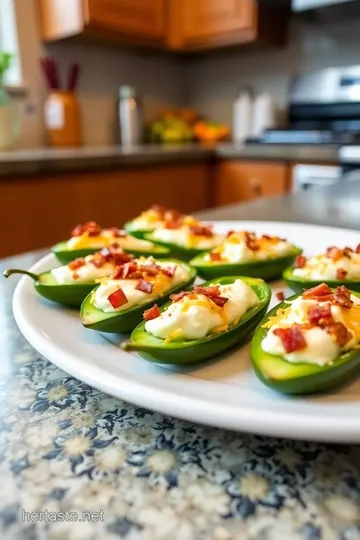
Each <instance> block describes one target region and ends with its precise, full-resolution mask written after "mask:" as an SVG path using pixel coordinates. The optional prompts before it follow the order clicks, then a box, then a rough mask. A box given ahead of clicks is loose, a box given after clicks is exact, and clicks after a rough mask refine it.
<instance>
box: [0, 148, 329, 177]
mask: <svg viewBox="0 0 360 540" xmlns="http://www.w3.org/2000/svg"><path fill="white" fill-rule="evenodd" d="M215 158H218V159H242V160H266V161H286V162H307V163H310V162H311V163H337V162H338V147H336V146H327V145H320V146H316V147H315V146H313V145H311V146H310V145H309V146H308V145H302V146H301V145H290V146H289V145H261V144H258V145H251V146H243V145H234V144H232V143H224V144H219V145H208V146H204V145H200V144H195V143H188V144H177V145H154V144H149V145H140V146H137V147H133V148H128V149H126V148H121V147H119V146H104V147H95V146H94V147H85V148H63V149H51V148H39V149H33V150H14V151H13V152H0V176H6V175H27V174H29V175H32V174H41V173H61V172H66V171H69V172H70V171H81V170H95V169H101V170H103V169H105V168H107V169H110V168H113V169H114V168H116V167H121V168H125V167H129V166H145V165H155V164H165V163H176V162H181V163H184V162H193V161H200V160H206V159H215Z"/></svg>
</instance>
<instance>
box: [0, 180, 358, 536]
mask: <svg viewBox="0 0 360 540" xmlns="http://www.w3.org/2000/svg"><path fill="white" fill-rule="evenodd" d="M359 200H360V185H357V184H355V183H354V184H352V186H351V188H350V187H345V186H344V187H336V188H327V190H316V191H311V193H306V194H302V195H300V196H299V195H289V196H286V197H276V198H270V199H264V200H262V201H257V202H252V203H248V204H240V205H236V206H232V207H228V208H226V207H224V208H221V209H218V210H212V211H208V212H203V213H201V214H198V215H199V217H201V218H204V219H241V218H244V219H249V218H250V219H264V220H266V219H276V220H291V221H302V220H305V221H307V222H311V223H324V224H325V223H326V224H329V223H331V224H332V225H336V226H348V227H357V228H360V217H359V213H358V211H357V208H358V206H359ZM284 231H285V229H284ZM329 241H331V239H330V240H329ZM42 254H43V252H33V253H29V254H27V255H22V256H18V257H13V258H11V259H8V260H4V261H2V262H1V263H0V267H1V270H3V269H5V268H8V267H11V266H13V267H20V268H21V267H25V268H26V267H28V266H29V265H31V264H32V263H33V262H34V261H35V260H37V259H38V258H39V257H40V256H41V255H42ZM15 282H16V279H12V280H8V281H5V280H0V293H1V294H0V325H1V329H2V332H1V333H0V351H1V355H0V367H1V379H0V455H1V459H0V473H1V482H0V537H1V538H2V540H13V539H15V538H16V539H18V540H22V539H24V540H28V539H30V538H31V539H32V540H40V539H44V538H48V539H52V540H61V539H64V538H66V539H68V540H82V539H86V540H96V539H98V538H101V539H102V540H116V539H119V538H125V539H127V540H170V539H171V540H201V539H203V540H260V539H262V540H280V539H281V540H282V539H286V540H322V539H323V540H325V539H329V540H330V539H331V540H337V539H339V540H340V539H343V540H345V539H349V540H350V539H351V540H359V538H360V529H359V524H360V522H359V516H360V502H359V483H360V454H359V447H358V446H355V445H354V446H348V445H342V446H340V445H338V446H334V445H325V444H316V443H309V442H306V441H305V442H300V441H290V440H285V439H273V438H267V437H260V436H251V435H246V434H237V433H230V432H228V431H225V430H221V429H212V428H209V427H204V426H201V425H196V424H193V423H189V422H185V421H181V420H177V419H175V418H171V417H168V416H163V415H162V414H158V413H153V412H151V411H149V410H145V409H142V408H140V407H136V406H134V405H131V404H130V403H126V402H124V401H121V400H118V399H115V398H112V397H109V396H107V395H105V394H103V393H102V392H99V391H97V390H94V389H92V388H90V387H88V386H87V385H86V384H84V383H82V382H80V381H77V380H76V379H73V378H72V377H69V376H67V375H66V373H64V372H63V371H61V370H60V369H58V368H57V367H56V366H55V365H53V364H51V363H49V362H48V361H47V360H46V359H45V358H44V357H42V356H41V355H40V354H38V353H37V352H36V351H35V350H34V349H33V348H32V347H31V346H30V345H29V344H28V343H27V342H26V341H25V339H24V338H23V337H22V335H21V334H20V332H19V330H18V329H17V327H16V325H15V322H14V320H13V317H12V313H11V297H12V292H13V289H14V286H15ZM45 510H47V511H48V512H49V513H50V512H63V513H64V514H63V516H64V515H65V512H67V511H68V512H74V513H75V514H73V515H72V516H73V518H74V519H73V520H72V521H68V520H66V519H65V517H64V518H63V519H62V521H60V518H59V519H58V521H57V522H54V521H52V522H51V521H49V519H48V520H46V518H43V519H42V520H40V519H39V515H38V514H37V515H36V514H33V515H32V516H31V515H30V512H37V513H39V512H42V511H45ZM82 512H90V513H92V512H95V513H96V514H93V515H92V522H91V523H89V522H87V521H86V522H84V521H83V522H81V518H82V516H83V514H82ZM52 515H54V516H55V517H58V516H60V514H57V515H55V514H52ZM33 516H35V517H33ZM36 517H38V520H37V521H36ZM95 518H96V519H95Z"/></svg>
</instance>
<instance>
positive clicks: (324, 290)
mask: <svg viewBox="0 0 360 540" xmlns="http://www.w3.org/2000/svg"><path fill="white" fill-rule="evenodd" d="M331 296H332V292H331V289H330V287H329V286H328V285H326V283H320V285H316V287H312V288H311V289H308V290H307V291H304V292H303V294H302V297H303V298H307V299H309V298H314V299H319V300H320V301H324V299H325V298H326V297H330V298H331ZM330 298H326V300H329V299H330Z"/></svg>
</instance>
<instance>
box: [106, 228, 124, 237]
mask: <svg viewBox="0 0 360 540" xmlns="http://www.w3.org/2000/svg"><path fill="white" fill-rule="evenodd" d="M107 230H108V231H111V234H112V236H113V237H114V238H124V237H125V236H127V232H126V231H123V230H122V229H118V228H117V227H109V228H108V229H107Z"/></svg>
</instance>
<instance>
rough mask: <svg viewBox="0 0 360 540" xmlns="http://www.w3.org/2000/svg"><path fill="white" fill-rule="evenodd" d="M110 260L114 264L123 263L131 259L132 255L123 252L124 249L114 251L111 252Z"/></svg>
mask: <svg viewBox="0 0 360 540" xmlns="http://www.w3.org/2000/svg"><path fill="white" fill-rule="evenodd" d="M111 255H112V256H111V259H110V261H111V262H113V263H114V264H116V265H119V264H125V263H127V262H130V261H132V260H133V258H134V256H133V255H130V253H125V251H120V252H115V253H112V254H111Z"/></svg>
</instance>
